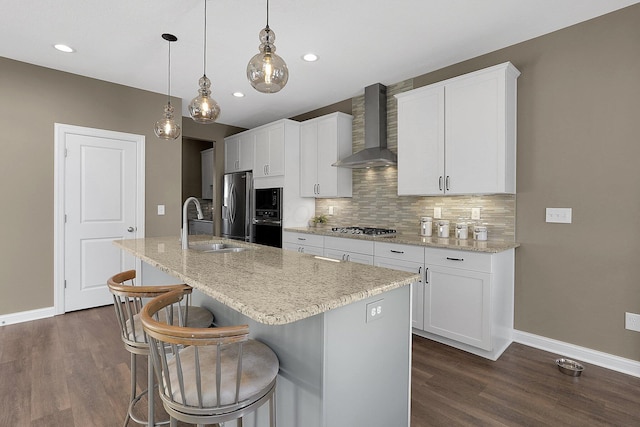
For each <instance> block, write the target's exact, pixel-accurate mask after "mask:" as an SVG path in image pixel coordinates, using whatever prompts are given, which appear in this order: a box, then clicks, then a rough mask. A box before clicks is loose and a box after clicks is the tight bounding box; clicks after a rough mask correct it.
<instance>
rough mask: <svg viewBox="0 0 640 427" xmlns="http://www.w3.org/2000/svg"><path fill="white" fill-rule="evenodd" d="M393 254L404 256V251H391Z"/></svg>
mask: <svg viewBox="0 0 640 427" xmlns="http://www.w3.org/2000/svg"><path fill="white" fill-rule="evenodd" d="M389 250H390V251H391V252H393V253H394V254H403V253H404V251H396V250H395V249H389Z"/></svg>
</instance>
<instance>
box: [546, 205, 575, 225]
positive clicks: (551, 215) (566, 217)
mask: <svg viewBox="0 0 640 427" xmlns="http://www.w3.org/2000/svg"><path fill="white" fill-rule="evenodd" d="M571 211H572V209H571V208H547V211H546V221H547V222H558V223H562V224H571V214H572V212H571Z"/></svg>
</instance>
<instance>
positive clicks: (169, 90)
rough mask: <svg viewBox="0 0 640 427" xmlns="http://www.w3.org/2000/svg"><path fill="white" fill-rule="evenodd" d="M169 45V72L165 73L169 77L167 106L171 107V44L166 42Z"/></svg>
mask: <svg viewBox="0 0 640 427" xmlns="http://www.w3.org/2000/svg"><path fill="white" fill-rule="evenodd" d="M168 43H169V72H168V73H167V74H168V75H169V82H168V84H167V87H168V89H167V104H168V105H171V42H170V41H168Z"/></svg>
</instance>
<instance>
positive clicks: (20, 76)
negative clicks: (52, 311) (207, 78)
mask: <svg viewBox="0 0 640 427" xmlns="http://www.w3.org/2000/svg"><path fill="white" fill-rule="evenodd" d="M0 82H1V83H0V90H1V94H2V97H1V99H2V102H1V103H0V128H2V129H3V132H2V141H0V150H1V151H0V152H1V155H0V170H1V171H2V184H1V185H0V200H2V207H3V208H2V209H0V235H1V236H2V238H1V239H0V272H1V274H2V280H0V293H1V294H2V298H0V314H8V313H15V312H21V311H26V310H32V309H37V308H44V307H51V306H53V291H54V289H53V225H54V224H53V208H54V206H53V166H54V162H53V154H54V123H56V122H58V123H65V124H71V125H77V126H86V127H92V128H100V129H108V130H114V131H120V132H128V133H134V134H140V135H144V136H145V138H146V202H145V203H146V233H147V236H158V235H167V234H171V233H174V234H176V235H177V234H178V230H179V229H180V215H181V213H180V143H177V144H176V143H175V142H167V141H161V140H159V139H157V138H156V137H155V135H154V133H153V125H154V123H155V122H156V121H157V120H158V119H159V118H160V117H161V116H162V108H163V105H164V103H165V102H166V97H164V96H163V95H161V94H154V93H151V92H146V91H142V90H138V89H132V88H129V87H125V86H120V85H115V84H111V83H107V82H103V81H99V80H94V79H90V78H86V77H80V76H77V75H74V74H69V73H63V72H59V71H54V70H51V69H47V68H42V67H37V66H34V65H29V64H25V63H22V62H17V61H12V60H9V59H5V58H0ZM172 103H173V104H174V106H175V108H176V110H177V111H180V108H181V102H180V100H178V99H174V100H173V101H172ZM178 120H180V118H178ZM158 204H164V205H166V215H165V216H157V215H155V213H156V205H158Z"/></svg>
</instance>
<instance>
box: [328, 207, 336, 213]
mask: <svg viewBox="0 0 640 427" xmlns="http://www.w3.org/2000/svg"><path fill="white" fill-rule="evenodd" d="M334 213H335V209H334V207H333V206H329V215H334Z"/></svg>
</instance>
